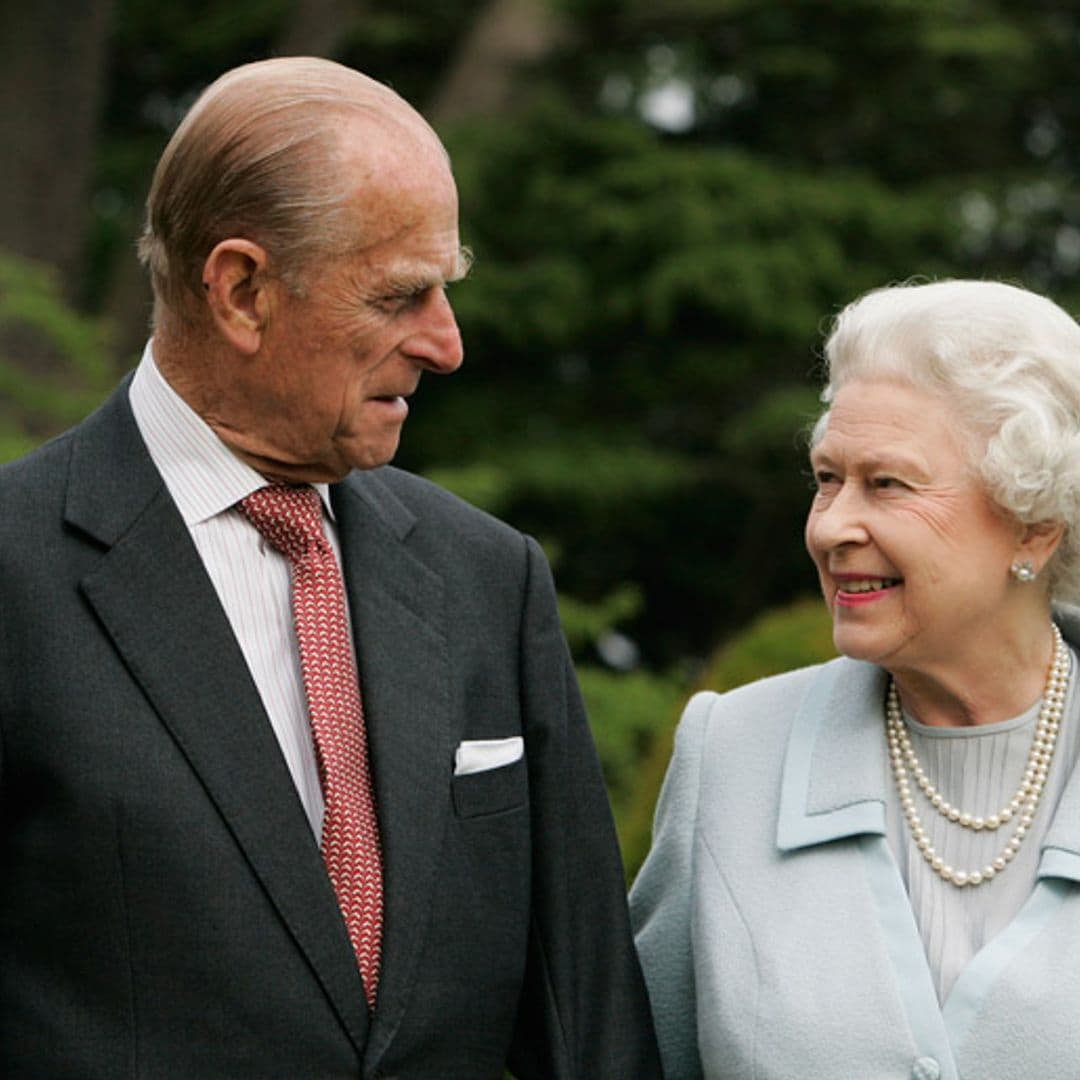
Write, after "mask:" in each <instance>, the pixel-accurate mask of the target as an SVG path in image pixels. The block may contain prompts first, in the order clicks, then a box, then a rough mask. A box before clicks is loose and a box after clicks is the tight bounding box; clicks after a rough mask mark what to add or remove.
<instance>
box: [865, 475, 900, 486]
mask: <svg viewBox="0 0 1080 1080" xmlns="http://www.w3.org/2000/svg"><path fill="white" fill-rule="evenodd" d="M871 484H872V485H873V486H874V487H876V488H885V489H887V488H902V487H903V486H904V483H903V481H902V480H897V479H896V477H895V476H875V477H874V479H873V480H872V481H871Z"/></svg>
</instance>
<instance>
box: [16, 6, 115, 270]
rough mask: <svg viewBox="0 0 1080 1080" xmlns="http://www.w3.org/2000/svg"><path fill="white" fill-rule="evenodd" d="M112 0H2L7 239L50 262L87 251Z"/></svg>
mask: <svg viewBox="0 0 1080 1080" xmlns="http://www.w3.org/2000/svg"><path fill="white" fill-rule="evenodd" d="M112 7H113V0H81V2H80V3H78V4H72V3H71V2H70V0H3V2H2V3H0V146H3V148H4V163H5V164H4V181H3V183H2V184H0V245H3V246H4V247H7V248H9V249H10V250H12V251H14V252H15V253H16V254H19V255H23V256H26V257H27V258H32V259H39V260H41V261H44V262H49V263H52V264H53V265H54V266H56V267H58V268H59V270H60V272H61V273H62V274H63V275H64V279H65V281H66V282H68V283H70V282H71V281H72V280H73V279H74V274H75V271H76V270H77V268H78V263H79V259H80V257H81V255H82V243H83V232H84V226H85V224H86V218H87V213H86V198H87V192H88V190H89V181H90V177H91V173H92V171H93V167H94V150H95V148H96V145H97V136H98V121H99V118H100V110H101V102H102V91H103V88H104V77H105V71H106V59H107V52H106V43H107V36H108V28H109V16H110V14H111V11H112Z"/></svg>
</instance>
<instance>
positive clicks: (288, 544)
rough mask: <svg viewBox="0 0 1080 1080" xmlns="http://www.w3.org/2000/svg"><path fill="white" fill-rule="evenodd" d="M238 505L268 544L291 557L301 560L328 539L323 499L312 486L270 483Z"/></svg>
mask: <svg viewBox="0 0 1080 1080" xmlns="http://www.w3.org/2000/svg"><path fill="white" fill-rule="evenodd" d="M239 505H240V512H241V513H242V514H243V515H244V516H245V517H246V518H247V519H248V521H250V522H251V524H252V525H254V526H255V528H256V529H258V530H259V532H260V533H262V535H263V537H264V538H265V539H266V541H267V543H269V544H271V545H272V546H273V547H274V548H275V549H276V550H278V551H280V552H281V554H282V555H284V556H286V557H287V558H289V559H292V560H294V561H295V560H296V559H300V558H302V557H303V556H304V555H306V554H307V552H308V551H309V549H311V548H312V547H316V548H319V547H321V546H322V545H324V544H325V542H326V538H325V536H324V535H323V530H322V499H320V498H319V493H318V492H317V491H316V490H315V489H314V488H313V487H309V486H307V485H305V486H303V487H292V486H291V485H289V484H269V485H267V486H266V487H261V488H259V489H258V490H257V491H253V492H252V493H251V494H250V495H248V496H247V498H245V499H241V500H240V504H239Z"/></svg>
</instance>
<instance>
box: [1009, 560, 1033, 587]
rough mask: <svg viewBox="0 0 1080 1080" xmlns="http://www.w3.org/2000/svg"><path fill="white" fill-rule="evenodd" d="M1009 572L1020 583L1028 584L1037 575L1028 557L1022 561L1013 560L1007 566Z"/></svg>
mask: <svg viewBox="0 0 1080 1080" xmlns="http://www.w3.org/2000/svg"><path fill="white" fill-rule="evenodd" d="M1009 573H1011V574H1012V576H1013V577H1014V578H1016V580H1017V581H1019V582H1020V584H1021V585H1030V584H1031V583H1032V582H1033V581H1034V580H1035V578H1036V577H1037V576H1038V572H1037V571H1036V569H1035V567H1034V566H1033V565H1032V563H1031V560H1030V559H1025V560H1024V561H1023V562H1014V563H1013V564H1012V566H1010V567H1009Z"/></svg>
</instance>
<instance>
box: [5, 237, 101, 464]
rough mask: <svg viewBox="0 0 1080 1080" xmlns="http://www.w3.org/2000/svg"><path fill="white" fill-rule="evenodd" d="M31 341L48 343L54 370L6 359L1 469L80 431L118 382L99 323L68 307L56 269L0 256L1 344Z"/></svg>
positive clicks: (10, 357)
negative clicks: (61, 434) (68, 430)
mask: <svg viewBox="0 0 1080 1080" xmlns="http://www.w3.org/2000/svg"><path fill="white" fill-rule="evenodd" d="M31 339H36V340H37V341H38V342H43V343H44V345H45V346H46V350H47V353H48V355H50V356H51V357H53V358H54V359H55V362H54V364H52V365H49V366H47V367H44V368H43V370H41V371H39V372H37V373H28V372H27V371H26V370H25V369H24V368H22V367H20V366H18V365H17V364H16V362H15V360H16V358H15V357H14V356H12V355H4V353H3V352H0V461H6V460H8V459H10V458H14V457H16V456H18V455H19V454H23V453H25V452H26V451H27V450H30V449H31V448H32V447H33V446H34V445H35V444H36V443H37V442H38V441H39V440H40V439H41V437H42V436H43V435H45V434H48V433H49V432H52V431H56V430H58V429H60V428H65V427H70V426H71V425H72V424H74V423H76V422H77V421H78V420H80V419H81V418H82V417H83V416H85V415H86V414H87V413H88V412H90V410H91V409H93V408H94V406H95V405H97V404H98V402H99V401H100V400H101V398H102V397H103V396H104V394H105V391H106V389H107V388H108V386H109V384H110V383H111V381H112V363H111V361H110V358H109V352H108V343H107V339H106V335H105V332H104V329H103V327H102V325H101V323H100V321H99V320H96V319H93V318H88V317H86V316H82V315H79V314H78V313H76V312H74V311H73V310H72V309H71V308H70V307H69V306H68V305H67V304H66V303H65V302H64V300H63V299H62V297H61V295H60V286H59V283H58V281H57V275H56V273H55V272H54V270H53V269H52V267H49V266H45V265H41V264H38V263H32V262H28V261H27V260H25V259H19V258H16V257H15V256H13V255H6V254H4V253H3V252H2V251H0V341H2V342H3V343H4V346H5V347H6V349H11V348H14V347H16V343H17V342H19V341H29V340H31Z"/></svg>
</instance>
